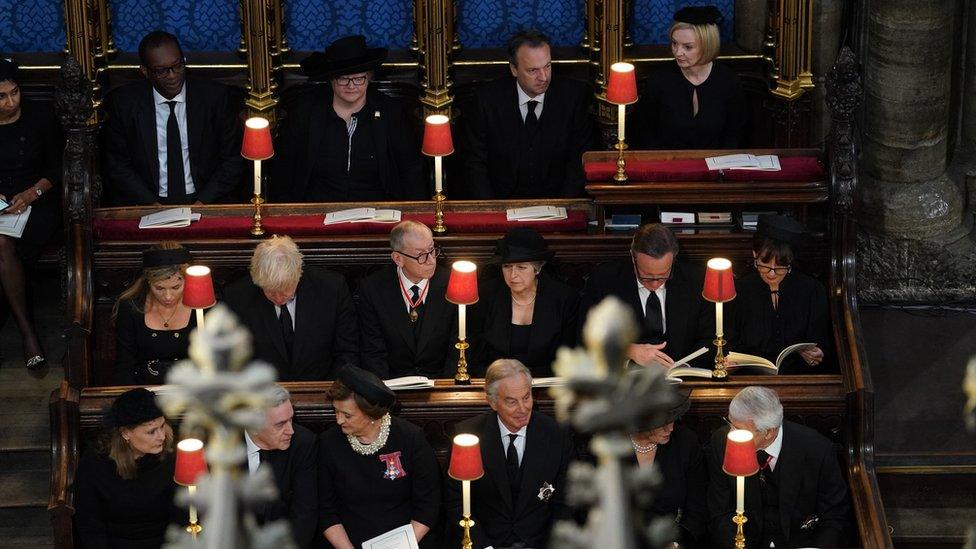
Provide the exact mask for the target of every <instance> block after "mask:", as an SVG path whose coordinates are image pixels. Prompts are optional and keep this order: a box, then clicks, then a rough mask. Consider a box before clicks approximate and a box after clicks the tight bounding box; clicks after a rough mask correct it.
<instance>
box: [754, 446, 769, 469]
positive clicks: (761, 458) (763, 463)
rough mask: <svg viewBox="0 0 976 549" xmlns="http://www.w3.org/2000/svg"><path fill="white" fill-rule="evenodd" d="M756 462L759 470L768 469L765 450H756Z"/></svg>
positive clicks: (767, 454)
mask: <svg viewBox="0 0 976 549" xmlns="http://www.w3.org/2000/svg"><path fill="white" fill-rule="evenodd" d="M756 461H758V462H759V468H760V469H766V470H768V469H769V453H768V452H766V450H756Z"/></svg>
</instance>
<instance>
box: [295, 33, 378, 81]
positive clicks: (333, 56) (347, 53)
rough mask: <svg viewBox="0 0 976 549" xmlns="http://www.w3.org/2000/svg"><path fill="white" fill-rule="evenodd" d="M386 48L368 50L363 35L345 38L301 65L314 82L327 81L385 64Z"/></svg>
mask: <svg viewBox="0 0 976 549" xmlns="http://www.w3.org/2000/svg"><path fill="white" fill-rule="evenodd" d="M386 53H387V49H386V48H367V47H366V37H365V36H363V35H361V34H354V35H352V36H344V37H342V38H339V39H338V40H336V41H335V42H333V43H331V44H329V46H328V47H326V48H325V51H324V52H315V53H313V54H311V55H309V56H308V57H306V58H305V59H302V61H301V63H299V64H300V65H301V67H302V72H304V73H305V74H306V75H307V76H308V77H309V78H310V79H312V80H326V79H329V78H332V77H335V76H342V75H344V74H355V73H357V72H366V71H371V70H374V69H376V68H377V67H379V66H380V65H382V64H383V61H384V60H385V59H386Z"/></svg>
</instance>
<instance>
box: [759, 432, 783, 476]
mask: <svg viewBox="0 0 976 549" xmlns="http://www.w3.org/2000/svg"><path fill="white" fill-rule="evenodd" d="M763 450H766V453H767V454H769V458H770V459H769V470H770V471H775V470H776V463H777V462H778V461H779V454H780V452H782V451H783V426H782V425H780V426H779V432H778V433H776V438H774V439H773V442H772V443H771V444H770V445H769V446H767V447H766V448H763ZM762 465H763V464H762V463H760V464H759V466H760V467H762Z"/></svg>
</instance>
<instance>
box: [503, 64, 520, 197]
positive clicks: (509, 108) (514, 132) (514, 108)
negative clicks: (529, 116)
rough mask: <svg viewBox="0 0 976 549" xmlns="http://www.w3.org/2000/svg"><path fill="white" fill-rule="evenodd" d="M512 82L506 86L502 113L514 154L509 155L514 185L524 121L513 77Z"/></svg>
mask: <svg viewBox="0 0 976 549" xmlns="http://www.w3.org/2000/svg"><path fill="white" fill-rule="evenodd" d="M512 83H513V84H515V86H509V87H508V93H507V94H506V97H507V98H508V99H507V100H506V101H505V108H504V109H503V113H504V117H505V121H506V125H507V126H508V128H509V131H508V135H509V137H510V139H511V141H510V143H511V145H510V146H511V150H512V151H513V152H514V154H512V155H510V156H509V162H510V163H511V167H512V181H513V183H512V184H513V185H514V184H515V182H517V181H518V166H519V158H520V157H521V156H522V153H521V151H520V150H519V142H518V135H519V132H520V131H522V125H523V124H524V122H523V120H522V110H521V109H520V108H519V95H518V90H517V89H516V87H517V86H518V83H517V82H516V81H515V80H514V79H513V80H512Z"/></svg>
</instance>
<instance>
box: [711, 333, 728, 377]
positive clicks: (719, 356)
mask: <svg viewBox="0 0 976 549" xmlns="http://www.w3.org/2000/svg"><path fill="white" fill-rule="evenodd" d="M712 343H713V344H714V345H715V348H716V349H717V351H716V352H715V369H714V370H712V379H713V380H716V381H726V380H728V379H729V371H728V370H726V369H725V355H724V354H723V353H722V347H724V346H725V338H724V337H722V336H720V335H717V336H715V339H714V340H713V341H712Z"/></svg>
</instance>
